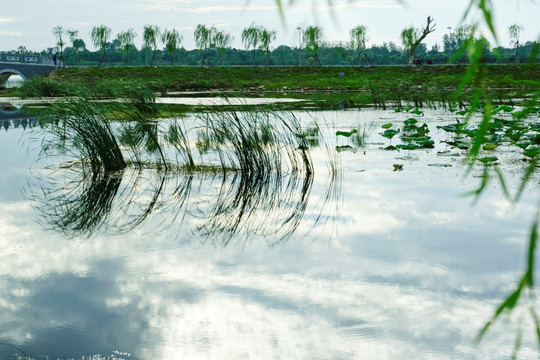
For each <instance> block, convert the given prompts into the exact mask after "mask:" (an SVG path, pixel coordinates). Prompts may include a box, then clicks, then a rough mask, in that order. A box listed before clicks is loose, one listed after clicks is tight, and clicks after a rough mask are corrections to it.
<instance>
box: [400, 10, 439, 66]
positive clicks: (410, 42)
mask: <svg viewBox="0 0 540 360" xmlns="http://www.w3.org/2000/svg"><path fill="white" fill-rule="evenodd" d="M435 25H436V24H433V19H432V18H431V16H428V17H427V23H426V27H425V28H423V29H416V28H414V27H412V26H411V27H409V28H405V29H403V30H402V31H401V40H402V42H403V46H405V48H406V49H407V50H408V51H409V64H411V65H412V64H413V63H414V58H415V53H416V48H417V47H418V45H420V43H422V40H424V39H425V38H426V36H428V35H429V34H431V33H432V32H434V31H435Z"/></svg>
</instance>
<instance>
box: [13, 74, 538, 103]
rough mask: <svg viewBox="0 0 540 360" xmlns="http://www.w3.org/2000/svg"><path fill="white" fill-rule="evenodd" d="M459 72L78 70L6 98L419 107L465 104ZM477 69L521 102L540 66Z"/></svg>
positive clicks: (500, 93) (494, 88)
mask: <svg viewBox="0 0 540 360" xmlns="http://www.w3.org/2000/svg"><path fill="white" fill-rule="evenodd" d="M466 71H467V67H466V66H418V67H408V66H377V67H307V66H301V67H180V66H178V67H103V68H100V67H79V68H67V69H58V70H56V71H54V72H52V73H51V74H49V76H48V77H46V78H34V79H31V80H30V81H26V82H25V83H24V85H23V86H22V87H21V88H19V89H17V90H11V91H10V95H15V96H20V97H23V98H31V97H52V96H78V95H82V96H85V97H87V96H89V95H90V97H93V98H101V99H106V98H109V99H110V98H115V97H123V94H124V93H125V92H126V90H129V88H132V87H135V88H138V87H140V86H141V84H143V85H144V86H143V87H150V88H151V89H152V91H154V92H156V93H158V94H161V95H166V94H170V93H171V92H188V91H206V92H212V93H215V94H219V93H221V92H223V93H225V94H227V95H228V96H235V94H242V95H245V94H247V93H251V94H257V96H260V95H261V94H265V96H271V97H283V96H287V97H296V98H305V99H310V100H312V104H315V105H316V106H320V107H326V108H333V107H356V106H362V105H366V104H376V105H379V106H381V107H386V106H387V105H388V106H404V105H406V104H411V105H414V106H419V107H421V106H424V105H425V104H427V103H430V102H441V103H454V102H456V101H457V102H463V103H467V102H469V100H470V99H471V90H472V88H471V87H465V88H464V89H462V90H461V91H460V94H459V97H458V98H457V99H456V98H455V97H454V95H455V91H456V89H457V88H458V86H459V84H460V82H461V81H462V79H463V78H464V75H465V73H466ZM484 71H485V76H484V77H483V82H484V84H483V85H484V86H485V88H486V89H488V91H489V92H490V96H491V97H492V99H493V100H495V101H501V102H504V101H506V100H508V99H515V98H521V97H526V96H527V95H528V94H530V92H531V91H536V90H537V88H538V79H539V78H540V65H530V66H529V65H525V66H524V65H490V66H486V67H485V68H484ZM304 105H305V104H304ZM304 105H302V106H304ZM292 106H299V105H292Z"/></svg>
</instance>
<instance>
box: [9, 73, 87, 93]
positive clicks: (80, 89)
mask: <svg viewBox="0 0 540 360" xmlns="http://www.w3.org/2000/svg"><path fill="white" fill-rule="evenodd" d="M84 92H85V88H84V86H82V85H77V84H74V83H68V82H60V81H56V80H51V79H49V78H47V77H43V76H35V77H33V78H30V79H28V80H25V81H24V82H23V83H22V85H21V86H20V87H18V88H17V90H16V91H15V95H16V96H19V97H21V98H23V99H27V98H32V97H61V96H78V95H81V94H82V93H84Z"/></svg>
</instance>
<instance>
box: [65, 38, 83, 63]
mask: <svg viewBox="0 0 540 360" xmlns="http://www.w3.org/2000/svg"><path fill="white" fill-rule="evenodd" d="M66 33H67V35H68V36H69V42H70V43H71V47H72V48H73V50H74V51H75V64H76V65H79V51H80V49H81V47H82V44H83V41H82V40H81V39H79V30H75V29H68V30H67V31H66Z"/></svg>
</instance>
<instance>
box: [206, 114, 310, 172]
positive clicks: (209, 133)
mask: <svg viewBox="0 0 540 360" xmlns="http://www.w3.org/2000/svg"><path fill="white" fill-rule="evenodd" d="M200 117H201V118H202V120H203V122H204V127H205V130H206V131H205V138H206V140H207V141H208V142H209V146H210V147H211V148H213V149H214V150H216V151H217V152H218V154H219V159H220V161H221V166H222V167H223V168H234V169H238V170H239V171H240V172H241V173H242V174H243V175H245V176H257V177H259V178H261V179H262V178H265V177H267V176H269V175H270V174H271V173H276V174H277V175H278V176H279V175H281V173H282V172H283V171H293V172H294V171H306V172H308V173H311V172H312V169H313V167H312V163H311V158H310V156H309V152H308V147H307V143H306V140H305V139H304V138H302V137H299V136H297V135H298V134H300V133H301V127H300V124H299V121H298V119H297V118H296V117H295V116H294V115H293V114H285V113H279V112H271V111H264V110H251V109H250V110H248V109H247V108H244V111H234V110H233V111H228V112H210V113H206V114H202V115H200Z"/></svg>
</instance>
